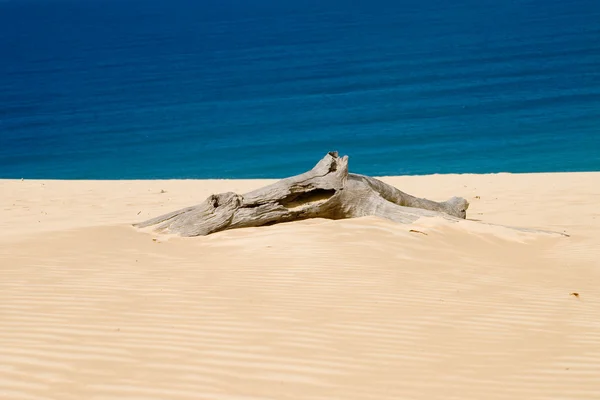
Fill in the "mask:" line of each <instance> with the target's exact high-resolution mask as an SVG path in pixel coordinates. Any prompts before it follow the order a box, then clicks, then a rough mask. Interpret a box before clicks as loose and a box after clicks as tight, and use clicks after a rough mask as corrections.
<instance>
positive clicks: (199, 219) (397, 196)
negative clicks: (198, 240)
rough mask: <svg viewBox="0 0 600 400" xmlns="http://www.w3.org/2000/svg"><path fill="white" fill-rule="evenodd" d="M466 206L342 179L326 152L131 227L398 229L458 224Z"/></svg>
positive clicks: (190, 232)
mask: <svg viewBox="0 0 600 400" xmlns="http://www.w3.org/2000/svg"><path fill="white" fill-rule="evenodd" d="M468 207H469V203H468V202H467V201H466V200H465V199H463V198H460V197H453V198H451V199H450V200H448V201H445V202H439V203H438V202H435V201H432V200H427V199H423V198H417V197H414V196H411V195H409V194H407V193H404V192H402V191H400V190H398V189H397V188H395V187H393V186H391V185H388V184H386V183H384V182H382V181H380V180H378V179H375V178H372V177H368V176H364V175H357V174H350V173H348V157H347V156H344V157H339V156H338V153H337V152H330V153H328V154H327V155H325V157H323V159H321V160H320V161H319V162H318V163H317V165H315V166H314V168H312V169H311V170H310V171H307V172H305V173H303V174H300V175H296V176H292V177H289V178H285V179H282V180H280V181H277V182H275V183H273V184H272V185H268V186H265V187H263V188H260V189H257V190H254V191H252V192H249V193H246V194H243V195H240V194H236V193H232V192H227V193H220V194H213V195H211V196H209V197H208V198H207V199H206V200H205V201H204V202H203V203H201V204H198V205H196V206H192V207H187V208H184V209H181V210H178V211H174V212H171V213H168V214H165V215H161V216H159V217H156V218H152V219H150V220H148V221H145V222H141V223H138V224H134V226H136V227H138V228H145V227H151V226H152V227H154V229H155V230H156V231H158V232H164V233H172V234H178V235H180V236H203V235H209V234H211V233H215V232H219V231H224V230H228V229H236V228H248V227H256V226H264V225H272V224H276V223H280V222H291V221H298V220H303V219H308V218H328V219H345V218H356V217H363V216H369V215H371V216H378V217H382V218H387V219H389V220H392V221H394V222H398V223H404V224H406V223H411V222H414V221H416V220H418V219H419V218H421V217H431V216H441V217H443V218H446V219H448V220H452V221H457V222H458V221H460V220H462V219H465V218H466V210H467V209H468Z"/></svg>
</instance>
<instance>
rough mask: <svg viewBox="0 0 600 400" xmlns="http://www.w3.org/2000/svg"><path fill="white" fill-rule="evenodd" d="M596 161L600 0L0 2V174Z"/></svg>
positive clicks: (535, 166) (523, 166) (410, 170)
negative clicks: (344, 159) (335, 153)
mask: <svg viewBox="0 0 600 400" xmlns="http://www.w3.org/2000/svg"><path fill="white" fill-rule="evenodd" d="M329 150H339V151H340V152H341V153H344V154H348V155H349V156H350V168H351V170H353V171H356V172H362V173H366V174H374V175H388V174H426V173H453V172H477V173H483V172H500V171H507V172H537V171H581V170H600V1H598V0H571V1H569V0H411V1H409V0H395V1H394V0H370V1H364V0H359V1H357V2H349V1H341V0H296V1H292V0H289V1H281V0H195V1H194V0H169V1H167V0H146V1H135V0H85V1H82V0H0V177H2V178H21V177H25V178H75V179H78V178H89V179H121V178H192V177H195V178H207V177H230V178H249V177H282V176H285V175H290V174H295V173H299V172H302V171H303V170H306V169H308V168H310V167H311V166H312V165H313V164H314V163H315V162H316V161H317V160H318V159H320V158H321V157H322V156H323V155H324V154H325V153H326V152H327V151H329Z"/></svg>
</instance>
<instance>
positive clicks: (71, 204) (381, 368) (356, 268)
mask: <svg viewBox="0 0 600 400" xmlns="http://www.w3.org/2000/svg"><path fill="white" fill-rule="evenodd" d="M385 180H386V181H387V182H389V183H392V184H394V185H396V186H397V187H399V188H401V189H402V190H404V191H407V192H409V193H411V194H414V195H417V196H424V197H428V198H431V199H434V200H445V199H447V198H448V197H450V196H452V195H460V196H464V197H466V198H467V199H468V200H469V201H470V202H471V207H470V208H469V218H470V219H479V220H482V221H485V222H493V223H498V224H504V225H516V226H523V227H535V228H541V229H548V230H555V231H560V232H563V231H566V233H568V234H570V235H571V237H569V238H566V237H565V238H555V237H548V236H544V235H531V234H523V233H518V232H515V231H511V230H506V229H502V228H498V227H492V226H489V225H480V224H475V223H473V222H469V221H466V222H464V223H460V224H449V223H444V222H442V221H440V220H438V219H426V220H421V221H419V222H418V223H417V224H416V225H414V226H411V225H397V224H394V223H391V222H388V221H384V220H379V219H375V218H361V219H355V220H345V221H327V220H312V221H304V222H299V223H292V224H282V225H276V226H272V227H267V228H253V229H245V230H237V231H228V232H223V233H219V234H215V235H211V236H208V237H203V238H193V239H180V238H171V239H169V240H165V238H163V237H160V236H153V235H150V234H146V233H140V232H137V231H136V230H134V229H133V228H131V227H130V226H129V225H128V223H130V222H137V221H141V220H144V219H147V218H149V217H151V216H155V215H158V214H160V213H164V212H168V211H171V210H174V209H177V208H180V207H183V206H188V205H192V204H196V203H199V202H201V201H202V200H203V199H204V198H205V197H206V196H207V195H209V194H210V193H213V192H220V191H236V192H240V193H243V192H245V191H248V190H250V189H253V188H256V187H259V186H262V185H263V184H265V182H264V181H262V182H260V181H115V182H97V181H96V182H91V181H28V180H25V181H0V193H1V196H0V399H2V400H12V399H15V400H16V399H61V400H71V399H73V400H75V399H76V400H80V399H98V400H99V399H107V400H108V399H111V400H112V399H128V400H129V399H144V400H146V399H150V400H152V399H169V400H170V399H174V400H178V399H193V400H197V399H227V400H251V399H323V400H325V399H394V400H397V399H511V400H513V399H528V400H529V399H598V398H600V173H581V174H531V175H510V174H499V175H448V176H426V177H394V178H385ZM161 190H165V191H166V193H162V194H161V193H160V191H161ZM476 196H479V197H480V199H478V198H476ZM410 229H417V230H420V231H422V232H425V233H426V234H427V235H424V234H420V233H414V232H412V233H411V232H409V231H410ZM153 239H156V241H155V240H153ZM573 292H577V293H578V294H579V296H578V297H576V296H574V295H571V293H573Z"/></svg>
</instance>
